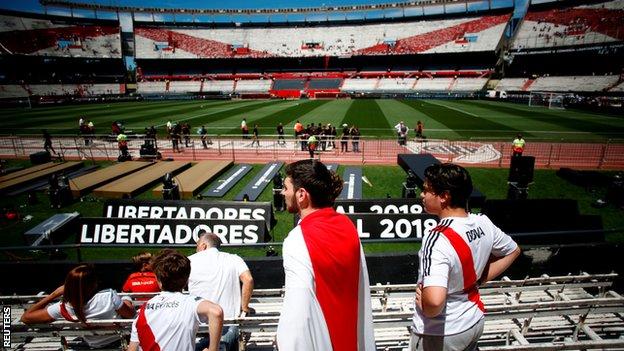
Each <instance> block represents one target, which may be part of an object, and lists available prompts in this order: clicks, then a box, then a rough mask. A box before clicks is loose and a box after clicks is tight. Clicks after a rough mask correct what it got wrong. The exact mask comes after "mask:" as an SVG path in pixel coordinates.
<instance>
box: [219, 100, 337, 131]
mask: <svg viewBox="0 0 624 351" xmlns="http://www.w3.org/2000/svg"><path fill="white" fill-rule="evenodd" d="M327 102H328V101H327V100H312V101H307V102H302V103H299V104H297V105H295V106H291V107H288V108H285V109H283V110H280V111H277V112H274V113H272V114H270V115H267V116H264V117H262V118H258V119H255V120H253V121H247V126H248V127H249V133H250V134H251V133H252V131H253V127H254V125H255V124H258V127H259V128H262V130H263V131H264V132H268V133H269V134H274V133H273V132H269V130H273V131H275V128H276V126H277V125H278V123H282V124H284V125H286V124H288V123H289V122H290V121H293V120H296V119H298V118H300V116H302V115H305V114H306V113H308V112H310V111H312V110H314V109H315V108H317V107H319V106H321V105H324V104H326V103H327ZM237 133H240V127H238V126H237V127H236V128H232V129H230V130H229V131H228V134H237ZM284 133H286V130H284Z"/></svg>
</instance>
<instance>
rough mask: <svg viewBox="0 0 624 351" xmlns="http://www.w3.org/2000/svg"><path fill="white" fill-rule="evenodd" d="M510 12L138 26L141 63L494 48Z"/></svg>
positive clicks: (438, 51) (483, 49)
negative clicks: (340, 22) (331, 22)
mask: <svg viewBox="0 0 624 351" xmlns="http://www.w3.org/2000/svg"><path fill="white" fill-rule="evenodd" d="M509 18H510V15H509V14H503V15H487V16H477V17H464V18H455V19H443V20H424V21H413V22H409V23H408V24H409V25H406V23H385V24H364V25H357V26H356V25H344V26H340V27H339V28H336V27H335V26H332V27H330V26H327V25H319V26H313V27H278V28H272V27H267V28H215V29H185V28H156V27H147V24H142V23H138V24H137V28H135V39H136V51H137V58H139V59H157V58H231V57H253V58H257V57H275V56H277V57H323V56H342V55H386V54H415V53H447V52H475V51H490V50H494V49H495V48H496V46H497V45H498V42H499V41H500V38H501V36H502V33H503V30H504V28H505V26H506V24H507V21H508V20H509Z"/></svg>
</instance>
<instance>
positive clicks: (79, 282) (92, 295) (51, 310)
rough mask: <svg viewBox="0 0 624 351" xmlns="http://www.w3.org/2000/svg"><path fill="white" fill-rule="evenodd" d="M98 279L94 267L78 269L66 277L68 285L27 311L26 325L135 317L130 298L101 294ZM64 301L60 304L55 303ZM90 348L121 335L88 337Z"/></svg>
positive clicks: (102, 292)
mask: <svg viewBox="0 0 624 351" xmlns="http://www.w3.org/2000/svg"><path fill="white" fill-rule="evenodd" d="M97 280H98V279H97V276H96V274H95V271H94V269H93V266H91V265H81V266H78V267H76V268H74V269H72V270H71V271H69V273H67V276H66V278H65V283H64V284H63V285H61V286H59V287H58V288H57V289H56V290H54V292H52V293H51V294H50V295H48V296H46V297H44V298H43V299H41V301H39V302H37V303H35V304H34V305H32V306H31V307H30V308H28V309H27V310H26V312H24V314H23V315H22V317H21V321H22V322H23V323H25V324H44V323H51V322H54V321H58V320H67V321H70V322H81V323H83V324H85V325H86V324H88V323H87V320H88V319H117V318H124V319H128V318H133V317H134V314H135V312H134V307H133V306H132V301H131V299H130V298H129V297H124V298H121V297H119V295H118V294H117V292H116V291H115V290H112V289H105V290H99V291H98V284H97ZM58 298H61V300H60V301H57V302H53V301H55V300H56V299H58ZM83 339H84V341H85V342H86V344H87V345H88V346H90V347H100V346H105V345H110V344H112V343H115V342H117V341H119V340H120V339H119V336H118V335H85V336H84V337H83Z"/></svg>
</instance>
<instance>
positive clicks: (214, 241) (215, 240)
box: [197, 232, 221, 249]
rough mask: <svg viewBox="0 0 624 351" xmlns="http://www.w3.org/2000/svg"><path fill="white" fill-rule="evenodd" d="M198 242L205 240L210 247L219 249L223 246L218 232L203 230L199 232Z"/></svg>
mask: <svg viewBox="0 0 624 351" xmlns="http://www.w3.org/2000/svg"><path fill="white" fill-rule="evenodd" d="M197 241H198V242H205V243H206V244H208V245H209V246H210V247H214V248H215V249H219V248H220V247H221V238H219V236H218V235H217V234H213V233H208V232H203V233H201V234H199V238H198V239H197Z"/></svg>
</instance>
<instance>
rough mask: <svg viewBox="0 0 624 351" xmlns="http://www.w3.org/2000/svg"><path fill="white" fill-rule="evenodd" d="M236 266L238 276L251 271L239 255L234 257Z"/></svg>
mask: <svg viewBox="0 0 624 351" xmlns="http://www.w3.org/2000/svg"><path fill="white" fill-rule="evenodd" d="M234 265H235V267H236V275H238V276H240V275H241V274H243V273H244V272H245V271H248V270H249V267H247V263H245V261H243V259H242V258H240V256H238V255H235V256H234Z"/></svg>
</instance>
